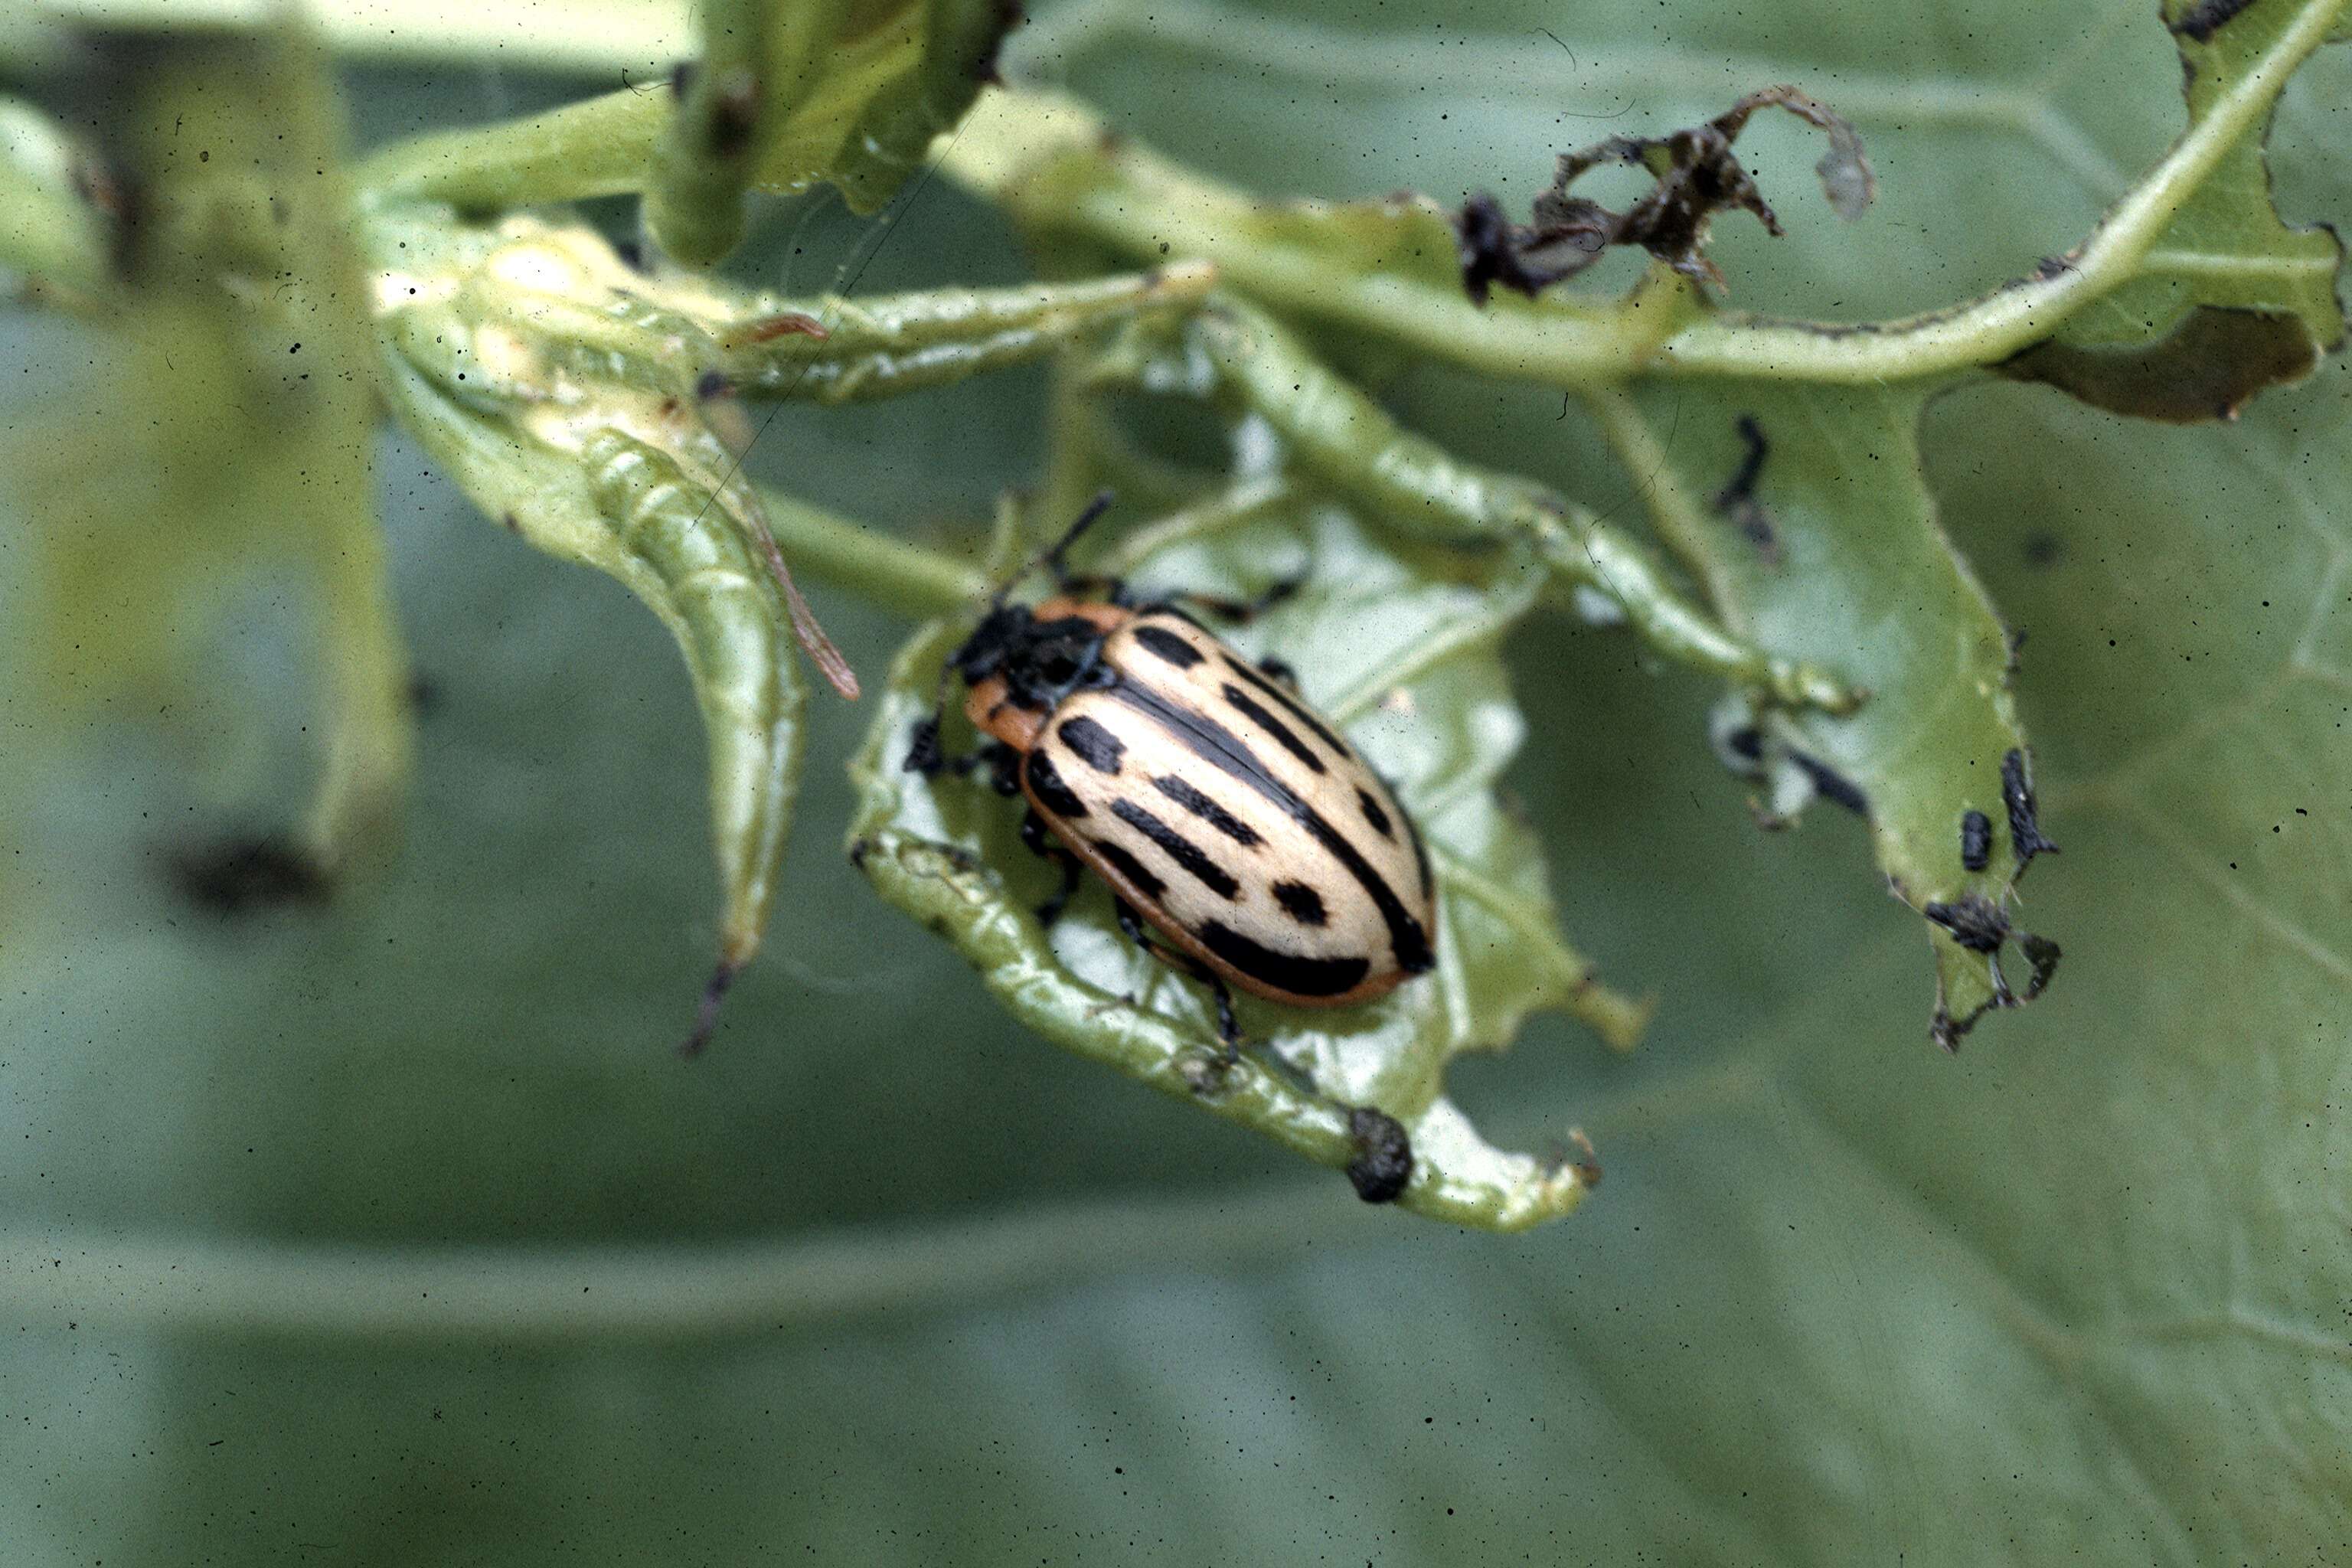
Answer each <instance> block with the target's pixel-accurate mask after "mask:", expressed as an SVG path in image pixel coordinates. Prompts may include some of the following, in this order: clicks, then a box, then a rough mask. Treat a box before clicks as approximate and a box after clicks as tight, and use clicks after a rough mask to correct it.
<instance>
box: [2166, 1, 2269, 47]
mask: <svg viewBox="0 0 2352 1568" xmlns="http://www.w3.org/2000/svg"><path fill="white" fill-rule="evenodd" d="M2253 3H2254V0H2203V4H2201V5H2192V6H2190V7H2189V9H2188V11H2186V12H2185V13H2183V14H2182V16H2181V18H2180V20H2179V21H2178V22H2175V23H2173V24H2172V30H2173V31H2174V32H2176V33H2178V34H2179V35H2180V36H2181V37H2184V38H2189V39H2192V40H2194V41H2195V42H2197V43H2200V44H2210V43H2211V42H2212V41H2213V35H2214V34H2216V33H2218V32H2220V31H2221V29H2222V28H2223V27H2226V26H2229V25H2230V23H2231V20H2232V19H2233V18H2235V17H2236V16H2237V15H2238V13H2239V12H2241V11H2242V10H2244V9H2245V8H2246V7H2247V6H2249V5H2252V4H2253Z"/></svg>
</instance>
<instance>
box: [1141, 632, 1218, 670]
mask: <svg viewBox="0 0 2352 1568" xmlns="http://www.w3.org/2000/svg"><path fill="white" fill-rule="evenodd" d="M1135 640H1136V643H1137V645H1138V646H1139V647H1141V648H1142V649H1143V650H1144V651H1145V652H1146V653H1150V654H1155V655H1157V656H1158V657H1160V658H1163V659H1165V660H1167V661H1168V662H1169V663H1170V664H1172V665H1174V666H1175V667H1176V668H1179V669H1190V668H1192V667H1193V666H1194V665H1196V664H1198V663H1200V662H1201V659H1202V653H1201V650H1200V649H1199V648H1196V647H1193V646H1192V644H1191V643H1189V642H1187V641H1185V640H1184V639H1183V638H1182V637H1179V636H1177V635H1176V634H1175V633H1174V632H1171V631H1170V630H1169V629H1168V628H1167V627H1166V626H1138V627H1136V628H1135Z"/></svg>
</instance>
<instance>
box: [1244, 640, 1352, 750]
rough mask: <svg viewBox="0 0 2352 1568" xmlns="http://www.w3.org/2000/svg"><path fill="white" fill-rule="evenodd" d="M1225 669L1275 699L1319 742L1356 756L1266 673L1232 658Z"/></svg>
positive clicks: (1346, 744)
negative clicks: (1267, 677) (1267, 676)
mask: <svg viewBox="0 0 2352 1568" xmlns="http://www.w3.org/2000/svg"><path fill="white" fill-rule="evenodd" d="M1225 668H1228V669H1230V670H1232V671H1233V672H1234V674H1235V675H1238V676H1240V677H1241V678H1242V679H1244V680H1246V681H1248V682H1249V683H1250V684H1251V685H1252V686H1255V687H1256V688H1257V689H1259V690H1260V691H1263V692H1265V694H1266V695H1267V696H1268V697H1271V698H1273V699H1274V700H1276V702H1278V703H1280V704H1281V705H1282V710H1283V711H1284V712H1286V713H1287V714H1289V715H1290V716H1291V717H1292V718H1293V719H1296V720H1297V721H1299V722H1300V723H1301V724H1304V725H1305V726H1306V727H1307V730H1308V731H1310V732H1312V733H1313V735H1314V736H1315V738H1316V739H1317V740H1318V741H1320V742H1323V743H1324V744H1325V745H1327V746H1328V747H1330V748H1331V749H1332V750H1333V751H1335V752H1339V754H1340V755H1341V756H1343V757H1352V756H1354V755H1355V754H1356V753H1355V752H1351V751H1349V749H1348V742H1345V741H1343V740H1341V739H1339V736H1337V735H1335V734H1333V733H1331V731H1330V729H1329V727H1328V726H1327V725H1326V724H1325V723H1324V722H1323V721H1322V720H1320V719H1318V718H1317V717H1315V715H1314V714H1313V713H1311V712H1309V711H1307V709H1306V708H1305V707H1304V706H1303V705H1301V704H1300V703H1299V701H1298V700H1297V699H1296V698H1294V697H1292V696H1291V694H1290V693H1289V692H1287V691H1285V690H1284V689H1282V688H1281V687H1280V686H1278V685H1276V683H1275V682H1273V681H1272V680H1269V679H1266V674H1265V671H1263V670H1258V669H1252V668H1250V667H1249V666H1248V665H1246V664H1244V663H1243V662H1242V661H1241V660H1240V659H1237V658H1230V657H1228V658H1226V660H1225ZM1282 668H1286V669H1287V668H1289V666H1287V665H1284V666H1283V667H1282Z"/></svg>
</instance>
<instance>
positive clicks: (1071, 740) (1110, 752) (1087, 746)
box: [1055, 713, 1127, 773]
mask: <svg viewBox="0 0 2352 1568" xmlns="http://www.w3.org/2000/svg"><path fill="white" fill-rule="evenodd" d="M1055 733H1056V734H1058V735H1060V736H1061V737H1062V743H1063V744H1064V745H1066V746H1067V747H1069V748H1070V750H1071V751H1072V752H1075V753H1076V755H1077V758H1078V760H1079V761H1080V762H1082V763H1086V764H1087V766H1088V767H1090V768H1092V769H1094V771H1095V772H1097V773H1117V772H1118V763H1119V759H1120V758H1121V757H1123V756H1125V755H1126V754H1127V747H1126V745H1125V743H1124V742H1121V741H1120V740H1119V738H1118V736H1117V735H1114V734H1112V733H1111V732H1110V731H1108V730H1106V729H1104V728H1103V727H1102V726H1101V725H1100V724H1098V723H1097V722H1095V721H1093V720H1092V719H1089V718H1087V716H1086V715H1085V714H1083V713H1081V714H1079V715H1078V716H1077V717H1076V718H1075V719H1065V720H1063V721H1062V722H1061V723H1060V725H1059V726H1057V727H1056V729H1055Z"/></svg>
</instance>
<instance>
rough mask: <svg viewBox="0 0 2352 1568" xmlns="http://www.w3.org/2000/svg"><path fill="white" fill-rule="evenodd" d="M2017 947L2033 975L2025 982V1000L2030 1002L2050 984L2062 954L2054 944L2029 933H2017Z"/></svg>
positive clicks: (2043, 937) (2046, 938)
mask: <svg viewBox="0 0 2352 1568" xmlns="http://www.w3.org/2000/svg"><path fill="white" fill-rule="evenodd" d="M2017 946H2018V951H2019V952H2022V953H2024V954H2025V962H2026V963H2030V964H2032V966H2033V973H2032V974H2029V975H2028V976H2026V980H2025V1000H2027V1001H2028V1002H2031V1001H2032V1000H2033V999H2034V998H2035V997H2036V996H2039V995H2041V994H2042V989H2043V988H2044V987H2045V986H2047V985H2048V984H2050V977H2051V976H2052V975H2053V974H2055V973H2058V960H2059V958H2060V957H2061V956H2062V953H2061V952H2060V949H2059V946H2058V944H2057V943H2056V942H2052V941H2051V940H2050V939H2049V938H2048V937H2046V936H2036V935H2034V934H2033V933H2032V931H2021V932H2019V933H2018V937H2017Z"/></svg>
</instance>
